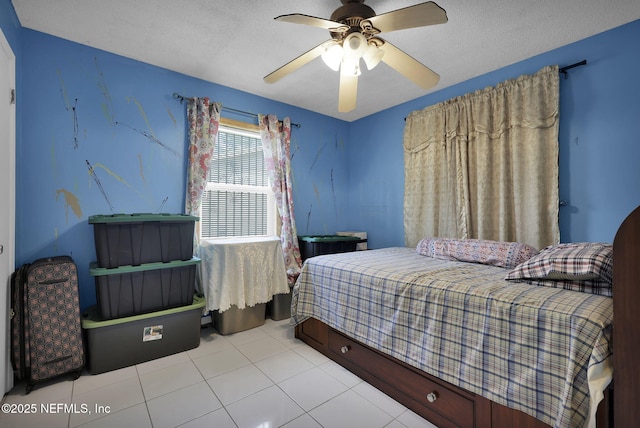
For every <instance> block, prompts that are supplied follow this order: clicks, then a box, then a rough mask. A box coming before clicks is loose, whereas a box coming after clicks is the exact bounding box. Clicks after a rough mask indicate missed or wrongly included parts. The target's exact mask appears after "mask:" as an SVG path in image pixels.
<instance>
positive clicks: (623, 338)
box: [613, 207, 640, 427]
mask: <svg viewBox="0 0 640 428" xmlns="http://www.w3.org/2000/svg"><path fill="white" fill-rule="evenodd" d="M613 288H614V290H613V325H614V327H613V377H614V386H613V390H614V402H613V409H614V424H615V426H616V427H632V426H637V424H638V421H640V317H639V316H638V313H639V312H640V207H638V208H636V209H635V210H634V211H633V212H632V213H631V214H629V216H627V218H626V219H625V220H624V222H622V225H621V226H620V228H619V229H618V232H617V233H616V237H615V239H614V241H613Z"/></svg>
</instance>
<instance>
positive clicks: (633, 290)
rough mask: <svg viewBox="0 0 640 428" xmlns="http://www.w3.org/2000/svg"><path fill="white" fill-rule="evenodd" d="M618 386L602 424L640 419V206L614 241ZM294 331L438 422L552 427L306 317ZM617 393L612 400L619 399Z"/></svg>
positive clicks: (443, 427)
mask: <svg viewBox="0 0 640 428" xmlns="http://www.w3.org/2000/svg"><path fill="white" fill-rule="evenodd" d="M613 245H614V249H613V254H614V256H613V257H614V305H613V307H614V319H615V328H614V333H613V343H615V350H614V384H615V386H614V387H610V388H609V389H607V391H606V392H605V399H604V400H603V401H602V402H601V403H600V406H599V407H598V414H597V426H598V428H603V427H604V428H611V427H624V428H626V427H632V426H636V424H637V423H638V421H640V369H639V367H638V366H639V364H638V363H639V362H640V357H639V355H640V319H638V314H639V313H640V309H638V308H637V307H636V306H637V305H638V304H640V207H638V208H637V209H636V210H634V211H633V212H632V213H631V214H630V215H629V216H628V217H627V218H626V220H625V221H624V222H623V223H622V225H621V226H620V228H619V229H618V232H617V234H616V237H615V240H614V244H613ZM296 337H298V338H299V339H301V340H302V341H304V342H305V343H307V344H308V345H309V346H311V347H313V348H315V349H316V350H318V351H319V352H321V353H323V354H324V355H326V356H327V357H329V358H331V359H332V360H333V361H335V362H337V363H338V364H340V365H341V366H343V367H345V368H346V369H348V370H350V371H351V372H353V373H355V374H356V375H357V376H359V377H360V378H362V379H363V380H365V381H367V382H368V383H370V384H371V385H373V386H375V387H377V388H378V389H380V390H381V391H383V392H385V393H386V394H387V395H389V396H390V397H393V398H394V399H396V400H397V401H399V402H400V403H402V404H403V405H405V406H406V407H407V408H409V409H411V410H412V411H414V412H415V413H417V414H419V415H421V416H422V417H424V418H425V419H427V420H429V421H431V422H432V423H434V424H435V425H437V426H438V427H439V428H448V427H451V428H467V427H474V428H484V427H492V428H513V427H518V428H548V425H546V424H545V423H543V422H541V421H539V420H537V419H535V418H533V417H531V416H529V415H527V414H525V413H523V412H520V411H518V410H514V409H510V408H507V407H505V406H502V405H500V404H497V403H494V402H492V401H490V400H488V399H486V398H484V397H481V396H479V395H476V394H472V393H470V392H468V391H465V390H463V389H461V388H459V387H456V386H454V385H451V384H449V383H447V382H444V381H442V380H440V379H438V378H435V377H433V376H431V375H429V374H427V373H425V372H422V371H420V370H418V369H416V368H414V367H411V366H409V365H407V364H405V363H404V362H402V361H399V360H397V359H395V358H393V357H390V356H389V355H386V354H384V353H381V352H379V351H377V350H375V349H372V348H370V347H367V346H365V345H363V344H361V343H358V342H357V341H355V340H353V339H351V338H349V337H347V336H345V335H344V334H342V333H340V332H338V331H336V330H333V329H332V328H330V327H329V326H327V325H326V324H324V323H322V322H320V321H318V320H316V319H313V318H311V319H308V320H306V321H305V322H303V323H301V324H299V325H297V326H296ZM614 393H615V398H614Z"/></svg>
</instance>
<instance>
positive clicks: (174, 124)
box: [164, 105, 178, 127]
mask: <svg viewBox="0 0 640 428" xmlns="http://www.w3.org/2000/svg"><path fill="white" fill-rule="evenodd" d="M164 107H165V108H166V109H167V113H168V114H169V117H170V118H171V121H172V122H173V126H175V127H177V126H178V122H177V121H176V118H175V117H174V116H173V113H172V112H171V109H169V107H167V106H166V105H165V106H164Z"/></svg>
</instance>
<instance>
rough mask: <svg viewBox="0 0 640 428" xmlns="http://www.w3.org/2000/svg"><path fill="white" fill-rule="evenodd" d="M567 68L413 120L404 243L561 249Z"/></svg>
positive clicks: (407, 138)
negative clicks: (562, 81)
mask: <svg viewBox="0 0 640 428" xmlns="http://www.w3.org/2000/svg"><path fill="white" fill-rule="evenodd" d="M558 99H559V79H558V67H557V66H549V67H545V68H543V69H542V70H540V71H538V72H537V73H535V74H534V75H531V76H521V77H519V78H517V79H514V80H510V81H506V82H503V83H501V84H499V85H497V86H496V87H492V88H487V89H484V90H481V91H476V92H474V93H471V94H467V95H464V96H462V97H458V98H454V99H452V100H449V101H445V102H442V103H439V104H437V105H434V106H430V107H427V108H426V109H424V110H421V111H416V112H413V113H411V114H410V115H409V116H408V117H407V121H406V125H405V132H404V152H405V205H404V227H405V244H406V245H407V246H415V245H417V243H418V241H419V240H420V239H422V238H424V237H427V236H436V237H452V238H477V239H491V240H497V241H517V242H524V243H527V244H529V245H532V246H534V247H536V248H538V249H540V248H543V247H545V246H547V245H551V244H555V243H558V242H559V240H560V232H559V225H558V208H559V197H558V121H559V117H558V111H559V101H558Z"/></svg>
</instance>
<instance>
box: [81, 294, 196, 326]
mask: <svg viewBox="0 0 640 428" xmlns="http://www.w3.org/2000/svg"><path fill="white" fill-rule="evenodd" d="M205 303H206V301H205V298H204V297H202V296H198V295H194V296H193V303H192V304H191V305H187V306H178V307H177V308H171V309H164V310H162V311H156V312H149V313H146V314H140V315H133V316H130V317H124V318H114V319H110V320H101V319H100V316H99V315H98V309H97V308H96V307H95V306H91V307H90V308H88V309H87V310H86V311H85V312H84V313H83V315H82V328H84V329H91V328H100V327H109V326H112V325H118V324H124V323H127V322H132V321H139V320H145V319H149V318H155V317H161V316H165V315H170V314H178V313H181V312H186V311H191V310H194V309H199V308H204V306H205Z"/></svg>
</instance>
